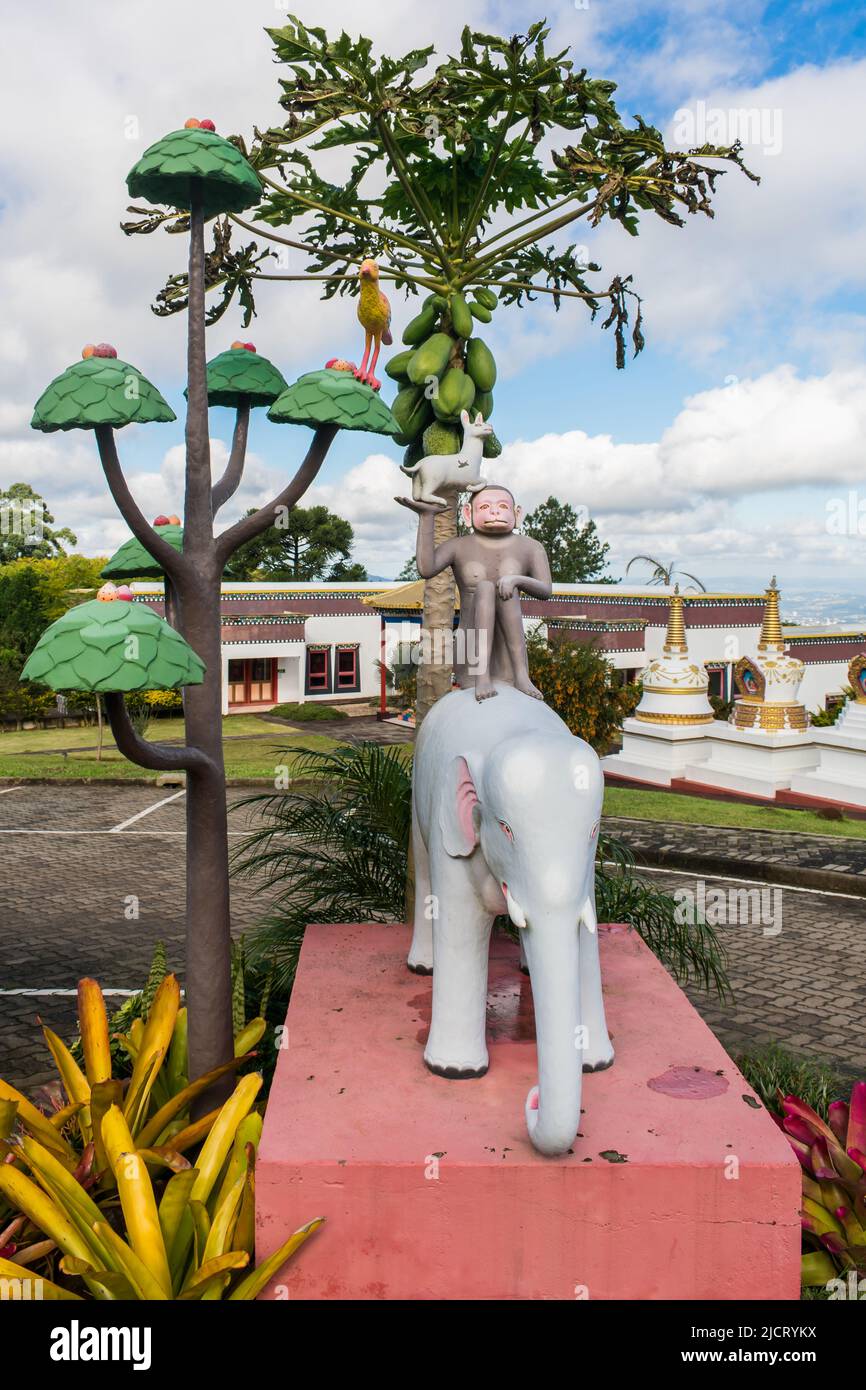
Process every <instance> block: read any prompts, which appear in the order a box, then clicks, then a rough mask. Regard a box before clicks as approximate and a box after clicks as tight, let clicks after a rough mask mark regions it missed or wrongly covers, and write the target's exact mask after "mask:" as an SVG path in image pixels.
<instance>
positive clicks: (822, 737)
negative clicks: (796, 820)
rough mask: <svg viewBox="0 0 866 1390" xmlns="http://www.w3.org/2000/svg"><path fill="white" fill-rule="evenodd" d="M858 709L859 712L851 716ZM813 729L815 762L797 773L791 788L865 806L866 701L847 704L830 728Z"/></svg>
mask: <svg viewBox="0 0 866 1390" xmlns="http://www.w3.org/2000/svg"><path fill="white" fill-rule="evenodd" d="M857 710H860V711H862V716H861V717H857V718H854V719H852V718H851V712H852V711H857ZM843 721H844V723H843ZM812 733H813V737H814V739H815V749H816V751H817V754H818V766H817V767H815V768H812V769H810V770H809V771H808V772H798V773H796V774H795V775H794V777H792V779H791V791H794V792H801V793H802V794H803V795H804V796H820V797H822V798H823V799H824V800H825V801H842V802H845V803H846V804H847V805H848V806H863V807H866V705H849V706H848V707H847V709H846V710H845V711H844V713H843V714H842V715H840V716H839V720H838V722H837V723H836V725H835V726H834V727H833V728H831V729H814V730H813V731H812Z"/></svg>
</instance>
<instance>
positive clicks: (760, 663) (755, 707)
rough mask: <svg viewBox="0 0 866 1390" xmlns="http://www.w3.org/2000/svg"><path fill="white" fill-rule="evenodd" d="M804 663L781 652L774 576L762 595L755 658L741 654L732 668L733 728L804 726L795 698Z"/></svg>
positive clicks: (779, 729)
mask: <svg viewBox="0 0 866 1390" xmlns="http://www.w3.org/2000/svg"><path fill="white" fill-rule="evenodd" d="M805 672H806V667H805V664H804V662H802V661H800V660H798V658H797V657H794V656H789V655H788V653H787V652H786V651H785V638H784V635H783V633H782V621H781V618H780V616H779V589H778V586H777V584H776V577H775V575H774V576H773V578H772V579H771V580H770V587H769V588H768V589H767V592H766V594H765V596H764V621H763V623H762V625H761V637H760V641H759V642H758V655H757V657H749V656H744V657H741V658H740V660H739V661H738V662H737V664H736V666H735V667H734V681H735V682H736V686H737V690H738V691H739V696H738V698H737V699H736V701H735V705H734V721H733V722H734V727H735V728H737V729H761V730H763V732H764V733H768V734H779V733H785V732H788V733H790V732H792V731H795V732H801V731H802V730H803V729H805V728H806V727H807V719H806V708H805V706H804V705H801V704H800V703H799V701H798V700H797V692H798V691H799V689H800V684H801V682H802V680H803V676H804V675H805Z"/></svg>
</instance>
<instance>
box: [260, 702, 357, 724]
mask: <svg viewBox="0 0 866 1390" xmlns="http://www.w3.org/2000/svg"><path fill="white" fill-rule="evenodd" d="M268 714H276V715H277V716H278V717H279V718H280V719H291V721H292V723H293V724H306V723H310V722H315V720H317V719H348V718H349V716H348V714H347V713H346V711H345V710H342V709H334V707H333V705H319V704H316V703H315V701H313V700H310V701H309V702H308V703H306V704H303V705H299V704H293V703H289V704H286V705H274V707H273V709H270V710H268Z"/></svg>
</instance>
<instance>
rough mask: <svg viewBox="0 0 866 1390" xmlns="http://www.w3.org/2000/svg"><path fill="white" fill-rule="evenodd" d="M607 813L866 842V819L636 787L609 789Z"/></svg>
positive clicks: (606, 792) (605, 796) (639, 818)
mask: <svg viewBox="0 0 866 1390" xmlns="http://www.w3.org/2000/svg"><path fill="white" fill-rule="evenodd" d="M604 813H605V815H607V816H629V817H631V818H632V819H633V820H658V821H668V822H673V821H675V822H678V823H679V824H680V825H729V826H734V827H736V828H739V829H749V830H785V831H793V832H794V834H800V835H841V836H850V837H851V838H852V839H859V840H862V839H866V820H841V821H839V820H824V819H823V817H822V816H817V815H815V813H814V811H795V810H792V809H791V808H790V807H787V806H784V807H783V806H749V805H743V804H742V803H741V802H738V801H714V800H712V799H711V798H709V797H706V798H705V797H701V796H681V795H679V794H678V793H677V792H663V791H651V790H650V791H638V790H636V789H635V788H633V787H611V786H608V787H607V788H606V790H605V794H604Z"/></svg>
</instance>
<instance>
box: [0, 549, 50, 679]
mask: <svg viewBox="0 0 866 1390" xmlns="http://www.w3.org/2000/svg"><path fill="white" fill-rule="evenodd" d="M49 621H50V617H49V610H48V603H47V595H46V592H45V585H44V583H43V582H42V581H41V579H40V577H39V575H38V574H37V573H36V572H35V570H33V569H31V568H30V567H28V566H23V565H22V566H14V567H11V568H9V569H8V570H5V571H3V570H0V684H9V683H11V682H12V681H17V679H18V676H19V674H20V672H21V669H22V667H23V665H24V663H25V661H26V660H27V658H28V656H29V655H30V653H31V651H32V650H33V648H34V647H35V646H36V643H37V642H38V641H39V638H40V636H41V634H42V631H43V629H44V628H45V627H47V625H48V623H49Z"/></svg>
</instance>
